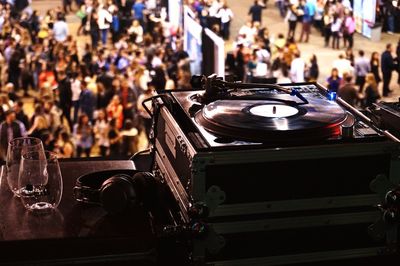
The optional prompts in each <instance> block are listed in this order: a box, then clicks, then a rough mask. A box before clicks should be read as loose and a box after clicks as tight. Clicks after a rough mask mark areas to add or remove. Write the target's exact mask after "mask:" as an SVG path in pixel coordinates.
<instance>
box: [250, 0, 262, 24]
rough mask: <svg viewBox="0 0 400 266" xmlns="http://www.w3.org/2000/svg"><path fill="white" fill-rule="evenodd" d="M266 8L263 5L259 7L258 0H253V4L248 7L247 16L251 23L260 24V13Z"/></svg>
mask: <svg viewBox="0 0 400 266" xmlns="http://www.w3.org/2000/svg"><path fill="white" fill-rule="evenodd" d="M265 8H266V7H265V6H264V5H261V4H260V2H259V1H258V0H254V4H253V5H252V6H251V7H250V9H249V12H248V14H249V15H250V16H251V22H252V23H254V22H256V21H257V22H260V24H261V18H262V11H263V9H265Z"/></svg>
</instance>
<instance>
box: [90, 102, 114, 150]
mask: <svg viewBox="0 0 400 266" xmlns="http://www.w3.org/2000/svg"><path fill="white" fill-rule="evenodd" d="M109 130H110V128H109V125H108V121H107V116H106V112H105V110H104V109H100V110H99V111H98V112H97V119H96V120H95V123H94V127H93V132H94V135H95V139H96V143H97V145H98V146H99V148H100V154H101V156H102V157H105V156H106V155H107V154H108V149H109V147H110V140H109V139H108V132H109Z"/></svg>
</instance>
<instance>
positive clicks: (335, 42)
mask: <svg viewBox="0 0 400 266" xmlns="http://www.w3.org/2000/svg"><path fill="white" fill-rule="evenodd" d="M341 28H342V19H340V18H339V15H338V14H334V15H333V21H332V25H331V34H332V49H339V44H340V34H341V32H340V30H341Z"/></svg>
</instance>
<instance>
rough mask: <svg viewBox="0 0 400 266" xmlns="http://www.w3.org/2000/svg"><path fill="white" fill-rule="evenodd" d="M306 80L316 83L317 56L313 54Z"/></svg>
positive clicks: (317, 71)
mask: <svg viewBox="0 0 400 266" xmlns="http://www.w3.org/2000/svg"><path fill="white" fill-rule="evenodd" d="M307 72H308V75H307V80H308V81H310V82H316V81H317V80H318V76H319V67H318V62H317V56H316V55H315V54H313V55H312V56H311V59H310V66H309V67H308V71H307Z"/></svg>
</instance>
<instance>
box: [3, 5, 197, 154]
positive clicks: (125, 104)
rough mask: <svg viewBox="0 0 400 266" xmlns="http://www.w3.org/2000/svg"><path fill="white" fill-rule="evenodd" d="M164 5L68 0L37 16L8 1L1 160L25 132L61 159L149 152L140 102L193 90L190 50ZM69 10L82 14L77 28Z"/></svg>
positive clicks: (5, 8)
mask: <svg viewBox="0 0 400 266" xmlns="http://www.w3.org/2000/svg"><path fill="white" fill-rule="evenodd" d="M17 2H18V1H17ZM165 10H166V8H165V7H164V6H163V4H162V3H161V2H160V1H155V0H147V1H143V0H136V1H114V0H108V1H101V0H85V1H76V3H75V2H74V3H72V2H71V1H68V0H64V1H62V5H60V7H57V8H54V9H50V10H48V11H47V12H46V13H45V14H39V13H38V12H37V11H35V10H32V8H31V7H30V6H29V5H28V3H26V5H25V6H22V7H20V6H16V5H12V4H10V3H7V2H6V3H4V2H2V4H0V61H1V64H0V68H1V69H0V82H1V84H0V85H1V93H0V158H2V159H4V158H5V155H6V152H7V145H8V144H7V143H8V141H10V140H11V139H12V138H16V137H20V136H32V137H38V138H40V139H42V141H43V143H44V146H45V148H46V149H47V150H53V151H56V152H57V153H58V154H59V156H60V157H75V156H78V157H82V156H92V155H102V156H114V157H116V156H129V155H132V154H133V153H135V152H136V151H137V150H138V149H143V148H146V140H147V136H148V134H149V131H150V127H151V119H150V115H149V114H148V113H147V112H146V110H145V108H144V107H143V105H142V103H143V101H144V100H145V99H147V98H149V97H151V96H153V95H154V93H155V92H156V91H160V90H164V89H174V88H190V77H191V74H190V68H189V61H188V54H187V53H186V52H185V51H184V50H183V45H182V40H181V36H180V32H179V29H177V28H175V27H174V26H172V25H171V23H169V22H168V20H167V19H166V11H165ZM67 14H69V15H70V16H77V17H79V18H80V19H81V26H80V27H79V29H78V31H77V32H70V27H68V24H67V22H66V15H67ZM87 40H88V41H87ZM81 44H84V45H81ZM83 46H84V47H83ZM147 104H150V103H147ZM26 110H32V112H30V111H29V112H28V113H26Z"/></svg>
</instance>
